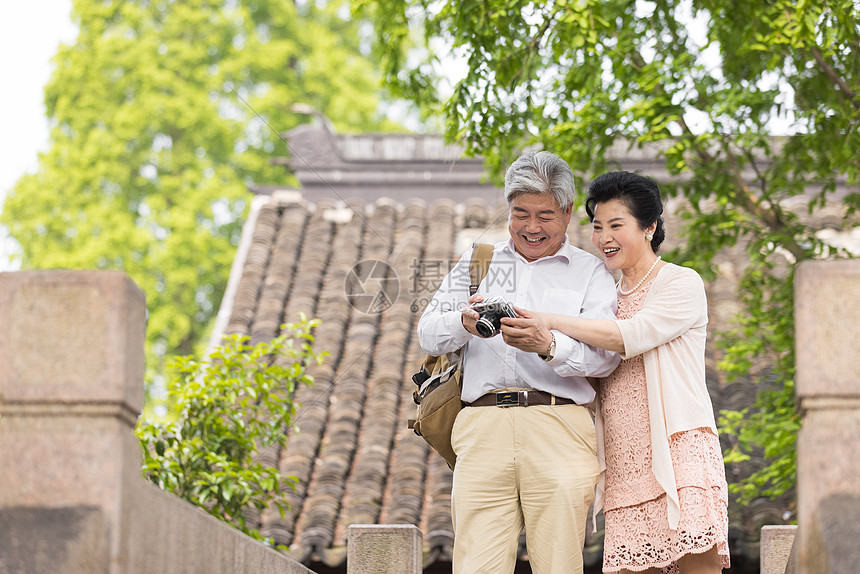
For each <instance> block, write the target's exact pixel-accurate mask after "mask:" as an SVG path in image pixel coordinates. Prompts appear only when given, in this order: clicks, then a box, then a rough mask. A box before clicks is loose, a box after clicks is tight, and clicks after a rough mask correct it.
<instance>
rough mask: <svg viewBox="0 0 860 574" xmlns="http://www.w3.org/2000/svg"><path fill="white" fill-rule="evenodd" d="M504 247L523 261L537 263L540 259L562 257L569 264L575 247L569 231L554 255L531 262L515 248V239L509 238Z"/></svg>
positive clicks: (546, 259) (547, 259)
mask: <svg viewBox="0 0 860 574" xmlns="http://www.w3.org/2000/svg"><path fill="white" fill-rule="evenodd" d="M502 249H503V250H506V251H507V252H508V253H510V254H511V255H513V256H514V257H518V258H519V259H520V260H521V261H522V262H523V263H537V262H538V261H549V260H551V259H556V258H561V259H564V260H565V261H567V264H568V265H570V262H571V260H572V257H571V249H573V246H572V245H571V244H570V240H569V239H568V237H567V233H565V234H564V243H562V244H561V247H559V249H558V251H556V252H555V253H553V254H552V255H547V256H546V257H541V258H540V259H538V260H536V261H531V262H529V261H526V259H525V257H523V256H522V255H520V254H519V253H517V250H516V248H514V240H513V239H508V241H507V243H505V244H504V247H502Z"/></svg>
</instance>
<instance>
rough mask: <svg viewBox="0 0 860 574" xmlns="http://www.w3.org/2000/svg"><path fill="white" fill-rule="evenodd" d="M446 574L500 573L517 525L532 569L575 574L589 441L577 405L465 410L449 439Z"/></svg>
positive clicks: (592, 481)
mask: <svg viewBox="0 0 860 574" xmlns="http://www.w3.org/2000/svg"><path fill="white" fill-rule="evenodd" d="M451 440H452V445H453V447H454V451H455V452H456V453H457V464H456V466H455V468H454V483H453V487H452V492H451V510H452V517H453V522H454V557H453V560H454V564H453V572H454V574H508V573H512V572H513V571H514V568H515V566H516V561H517V542H518V539H519V535H520V532H522V529H523V526H525V529H526V545H527V549H528V555H529V563H530V564H531V568H532V572H533V573H534V574H571V573H581V572H582V547H583V545H584V543H585V523H586V516H587V513H588V509H589V506H590V505H591V503H592V502H593V500H594V487H595V485H596V484H597V478H598V473H599V469H598V464H597V455H596V452H597V442H596V439H595V433H594V423H593V421H592V419H591V415H590V414H589V412H588V411H587V410H586V409H585V408H584V407H581V406H578V405H555V406H549V405H547V406H544V405H540V406H529V407H508V408H500V407H491V406H488V407H466V408H464V409H463V410H462V411H460V414H459V415H458V416H457V420H456V421H455V422H454V429H453V432H452V436H451Z"/></svg>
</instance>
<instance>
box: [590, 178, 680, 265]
mask: <svg viewBox="0 0 860 574" xmlns="http://www.w3.org/2000/svg"><path fill="white" fill-rule="evenodd" d="M613 199H617V200H619V201H621V202H623V203H624V205H626V206H627V209H629V210H630V213H631V214H632V215H633V217H635V218H636V221H637V222H639V227H640V228H641V229H647V228H648V227H649V226H650V225H651V224H652V223H654V222H655V221H656V222H657V228H656V229H655V230H654V237H653V238H652V239H651V249H653V250H654V253H657V250H658V249H659V248H660V244H661V243H663V240H664V239H665V238H666V230H665V229H664V227H663V218H662V217H661V215H662V214H663V201H662V200H661V199H660V186H658V185H657V182H656V181H654V180H653V179H651V178H650V177H645V176H644V175H639V174H638V173H630V172H629V171H610V172H608V173H604V174H603V175H600V176H598V177H596V178H595V179H594V181H592V182H591V183H590V184H589V186H588V198H587V199H586V200H585V212H586V213H587V214H588V219H589V220H590V221H594V209H595V207H597V205H598V204H599V203H606V202H607V201H612V200H613Z"/></svg>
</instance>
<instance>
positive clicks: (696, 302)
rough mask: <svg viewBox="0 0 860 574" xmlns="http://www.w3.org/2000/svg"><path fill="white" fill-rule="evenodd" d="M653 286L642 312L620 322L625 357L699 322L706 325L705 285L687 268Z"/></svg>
mask: <svg viewBox="0 0 860 574" xmlns="http://www.w3.org/2000/svg"><path fill="white" fill-rule="evenodd" d="M681 269H682V270H683V271H682V272H680V273H677V274H676V275H675V276H673V277H671V278H670V279H668V280H667V281H666V282H665V283H662V284H661V285H659V288H658V285H654V286H653V287H652V289H653V290H652V291H651V292H650V293H649V294H648V295H647V296H646V297H647V298H646V300H645V304H644V305H643V306H642V309H641V310H640V311H639V312H638V313H636V315H634V316H633V317H631V318H630V319H624V320H621V321H618V328H619V329H620V330H621V338H622V339H623V340H624V358H625V359H628V358H630V357H635V356H636V355H641V354H642V353H644V352H646V351H650V350H651V349H654V348H655V347H658V346H660V345H663V344H664V343H668V342H669V341H671V340H673V339H675V338H677V337H679V336H681V335H682V334H683V333H685V332H686V331H687V330H689V329H691V328H692V327H694V326H696V325H697V324H699V323H702V322H704V323H707V321H708V313H707V298H706V296H705V284H704V282H703V281H702V278H701V277H699V274H698V273H696V272H695V271H693V270H692V269H688V268H681Z"/></svg>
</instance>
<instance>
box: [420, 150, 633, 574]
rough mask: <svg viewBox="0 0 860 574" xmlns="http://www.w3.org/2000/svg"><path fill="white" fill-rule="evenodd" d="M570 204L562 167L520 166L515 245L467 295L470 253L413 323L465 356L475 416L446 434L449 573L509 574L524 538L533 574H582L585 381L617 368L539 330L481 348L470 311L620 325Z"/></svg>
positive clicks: (513, 177) (511, 225) (588, 393)
mask: <svg viewBox="0 0 860 574" xmlns="http://www.w3.org/2000/svg"><path fill="white" fill-rule="evenodd" d="M573 194H574V182H573V173H572V172H571V170H570V167H569V166H568V165H567V163H566V162H565V161H563V160H562V159H561V158H559V157H557V156H555V155H553V154H551V153H548V152H538V153H530V154H526V155H523V156H522V157H520V158H519V159H517V160H516V161H515V162H514V163H513V164H511V166H510V167H509V168H508V170H507V173H506V174H505V198H506V200H507V202H508V230H509V232H510V235H511V238H510V240H508V241H504V242H500V243H497V244H496V245H495V247H494V250H493V258H492V262H491V264H490V267H489V271H488V273H487V276H486V278H485V279H484V280H483V282H482V283H481V285H480V288H479V290H478V293H477V294H476V295H475V296H473V297H471V298H470V297H469V293H468V283H469V281H468V277H469V273H468V267H469V260H470V256H471V252H467V253H465V254H464V255H463V256H462V257H461V259H460V260H459V262H458V263H457V264H456V265H455V267H454V268H453V269H452V270H451V272H450V273H449V274H448V276H447V277H446V278H445V280H444V281H443V283H442V287H441V288H440V289H439V291H437V293H436V294H435V296H434V298H433V300H432V301H431V302H430V304H429V305H428V307H427V309H426V311H425V312H424V314H423V315H422V317H421V320H420V321H419V323H418V337H419V342H420V344H421V347H422V348H423V349H424V350H425V351H427V352H428V353H431V354H435V355H440V354H443V353H448V352H451V351H454V350H456V349H458V348H459V347H461V346H463V345H464V344H465V345H466V348H465V355H464V367H463V381H464V382H463V392H462V400H463V401H464V403H466V404H467V407H466V408H464V409H463V410H462V411H461V412H460V414H459V415H458V416H457V420H456V421H455V423H454V430H453V433H452V437H451V442H452V445H453V447H454V451H455V452H456V453H457V464H456V466H455V469H454V485H453V491H452V501H451V506H452V516H453V522H454V532H455V535H454V572H455V574H506V573H511V572H513V571H514V568H515V565H516V559H517V541H518V538H519V534H520V532H521V531H522V529H523V527H525V529H526V541H527V546H528V554H529V562H530V563H531V567H532V571H533V572H535V574H570V573H572V572H582V548H583V544H584V542H585V522H586V515H587V512H588V507H589V506H590V504H591V503H592V501H593V499H594V487H595V484H596V483H597V478H598V473H599V465H598V461H597V457H596V440H595V432H594V424H593V421H592V418H591V416H590V414H589V411H588V410H587V409H586V408H585V406H583V405H586V404H588V403H590V402H591V401H592V400H593V399H594V390H593V389H592V387H591V385H590V384H589V383H588V381H587V380H586V377H604V376H606V375H608V374H610V373H611V372H612V371H613V370H614V369H615V367H616V366H617V365H618V363H619V362H620V357H619V356H618V355H617V354H616V353H611V352H608V351H603V350H601V349H597V348H594V347H590V346H588V345H584V344H583V343H581V342H579V341H576V340H574V339H571V338H570V337H568V336H566V335H564V334H562V333H559V332H556V331H549V330H548V329H547V328H546V327H545V326H543V324H541V323H539V322H536V321H535V322H529V323H528V324H527V325H526V326H525V327H522V326H521V327H520V328H517V329H514V328H513V327H512V326H506V325H503V326H502V330H501V331H502V333H501V336H494V337H490V338H482V337H480V336H479V333H478V331H476V329H475V324H476V320H477V319H478V318H479V314H478V312H477V311H475V310H474V309H473V308H472V307H471V305H472V304H474V303H477V302H480V301H482V300H483V299H486V298H489V297H503V298H504V299H505V300H506V301H507V302H509V303H511V304H512V305H515V306H517V307H522V308H525V309H533V310H536V311H552V312H555V313H565V314H568V315H574V316H580V317H592V318H601V319H614V318H615V309H616V295H615V287H614V281H613V278H612V276H611V275H610V273H609V271H608V270H607V268H606V267H605V265H604V264H603V262H602V261H600V260H599V259H598V258H596V257H594V256H592V255H590V254H588V253H586V252H584V251H582V250H580V249H578V248H576V247H574V246H572V245H571V244H570V243H569V242H568V239H567V234H566V230H567V226H568V224H569V223H570V217H571V205H572V203H573ZM484 334H486V331H484ZM507 407H510V408H507Z"/></svg>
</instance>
